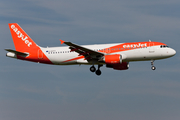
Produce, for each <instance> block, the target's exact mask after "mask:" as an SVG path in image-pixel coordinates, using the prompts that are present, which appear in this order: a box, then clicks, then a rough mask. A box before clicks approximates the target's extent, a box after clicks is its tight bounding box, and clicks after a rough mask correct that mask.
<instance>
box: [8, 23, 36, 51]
mask: <svg viewBox="0 0 180 120" xmlns="http://www.w3.org/2000/svg"><path fill="white" fill-rule="evenodd" d="M9 28H10V31H11V35H12V38H13V41H14V46H15V49H16V50H17V51H22V52H24V51H26V52H28V51H30V50H32V49H34V48H37V47H38V46H37V44H36V43H35V42H34V41H33V40H32V39H31V38H30V37H29V36H28V34H27V33H26V32H25V31H24V30H23V29H22V28H21V27H20V26H19V25H18V24H17V23H9Z"/></svg>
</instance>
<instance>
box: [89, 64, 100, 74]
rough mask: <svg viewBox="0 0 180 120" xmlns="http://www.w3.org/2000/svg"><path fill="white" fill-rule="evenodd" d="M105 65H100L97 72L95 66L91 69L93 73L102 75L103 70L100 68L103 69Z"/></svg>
mask: <svg viewBox="0 0 180 120" xmlns="http://www.w3.org/2000/svg"><path fill="white" fill-rule="evenodd" d="M102 66H103V65H98V69H97V70H96V68H95V67H94V65H93V66H91V67H90V71H91V72H95V73H96V75H101V70H100V67H102Z"/></svg>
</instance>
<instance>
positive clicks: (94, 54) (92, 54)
mask: <svg viewBox="0 0 180 120" xmlns="http://www.w3.org/2000/svg"><path fill="white" fill-rule="evenodd" d="M60 41H61V44H63V43H64V44H66V45H68V46H69V49H71V52H72V51H75V52H77V53H79V56H81V55H83V56H84V57H85V59H86V60H100V59H101V58H102V56H104V55H105V54H104V53H101V52H98V51H94V50H92V49H89V48H85V47H82V46H80V45H77V44H74V43H71V42H65V41H63V40H60Z"/></svg>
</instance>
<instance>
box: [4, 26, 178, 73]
mask: <svg viewBox="0 0 180 120" xmlns="http://www.w3.org/2000/svg"><path fill="white" fill-rule="evenodd" d="M9 28H10V31H11V34H12V38H13V41H14V45H15V50H11V49H5V50H6V51H8V53H7V54H6V56H8V57H11V58H16V59H20V60H27V61H31V62H37V63H45V64H52V65H74V64H88V65H91V67H90V71H91V72H95V73H96V74H97V75H101V71H100V67H102V66H103V65H106V67H107V68H113V69H115V70H127V69H128V68H129V62H131V61H151V65H152V67H151V69H152V70H155V69H156V67H155V66H154V65H153V64H154V60H159V59H165V58H169V57H172V56H174V55H175V54H176V51H175V50H174V49H172V48H169V47H168V46H167V45H166V44H164V43H160V42H152V41H150V40H149V41H147V42H133V43H113V44H98V45H82V46H81V45H77V44H74V43H71V42H65V41H63V40H60V41H61V44H63V43H64V44H66V45H67V47H47V48H44V47H40V46H38V45H37V44H36V43H35V42H34V41H33V40H32V39H31V38H30V37H29V36H28V35H27V34H26V32H25V31H24V30H23V29H22V28H21V27H20V26H19V25H18V24H17V23H10V24H9ZM94 65H98V68H97V69H96V68H95V66H94Z"/></svg>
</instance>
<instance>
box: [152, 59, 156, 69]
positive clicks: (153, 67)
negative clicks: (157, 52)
mask: <svg viewBox="0 0 180 120" xmlns="http://www.w3.org/2000/svg"><path fill="white" fill-rule="evenodd" d="M151 65H152V67H151V69H152V70H156V67H155V66H154V60H151Z"/></svg>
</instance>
